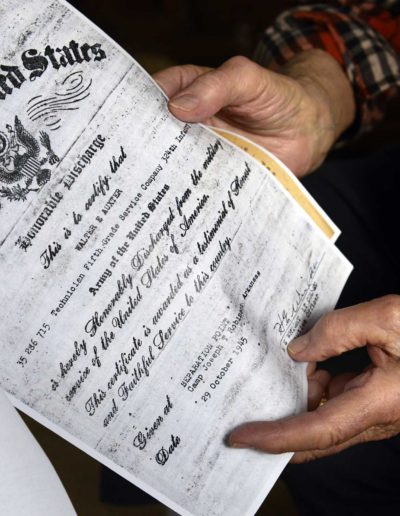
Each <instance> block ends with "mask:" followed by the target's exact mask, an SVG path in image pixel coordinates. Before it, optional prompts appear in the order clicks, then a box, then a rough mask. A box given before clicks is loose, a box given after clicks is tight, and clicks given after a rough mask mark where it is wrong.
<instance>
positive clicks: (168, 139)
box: [0, 0, 351, 516]
mask: <svg viewBox="0 0 400 516" xmlns="http://www.w3.org/2000/svg"><path fill="white" fill-rule="evenodd" d="M0 17H1V20H2V27H3V31H2V36H1V40H0V203H1V205H0V221H1V224H0V272H1V282H0V298H1V308H2V319H1V321H2V322H1V343H0V350H1V360H0V383H1V386H2V387H3V389H4V390H5V391H6V392H7V393H8V394H9V396H10V398H11V399H12V401H13V403H14V404H16V406H17V407H19V408H20V409H22V410H24V411H25V412H27V413H28V414H30V415H32V416H33V417H34V418H36V419H38V420H39V421H41V422H42V423H44V424H45V425H47V426H49V427H50V428H52V429H53V430H54V431H56V432H58V433H59V434H61V435H62V436H64V437H65V438H67V439H68V440H70V441H71V442H73V443H74V444H76V445H77V446H79V447H80V448H82V449H83V450H85V451H86V452H87V453H89V454H90V455H92V456H93V457H95V458H97V459H98V460H100V461H101V462H103V463H104V464H106V465H107V466H109V467H110V468H112V469H113V470H115V471H116V472H118V473H119V474H121V475H122V476H124V477H125V478H127V479H128V480H130V481H132V482H134V483H135V484H136V485H138V486H139V487H141V488H142V489H145V490H146V491H148V492H149V493H151V494H152V495H153V496H155V497H156V498H158V499H159V500H161V501H162V502H163V503H165V504H167V505H169V506H170V507H172V508H173V509H175V510H176V511H178V512H180V513H181V514H193V515H199V516H200V515H203V516H212V515H221V514H229V515H232V516H234V515H237V516H243V515H247V514H248V515H250V514H254V512H255V511H256V510H257V508H258V506H259V505H260V503H261V502H262V500H263V498H264V497H265V496H266V494H267V492H268V491H269V489H270V488H271V486H272V485H273V483H274V481H275V480H276V478H277V476H278V475H279V473H280V472H281V470H282V468H283V467H284V465H285V464H286V462H287V460H288V459H289V456H288V455H283V456H270V455H267V454H262V453H258V452H255V451H251V450H233V449H229V448H228V447H226V446H225V444H224V438H225V436H226V435H227V434H228V433H229V431H231V430H232V429H233V428H234V427H235V426H236V425H238V424H240V423H243V422H246V421H250V420H260V419H261V420H262V419H276V418H279V417H282V416H287V415H289V414H294V413H296V412H298V411H300V410H304V408H305V401H306V386H305V372H304V367H305V366H304V365H299V364H295V363H294V362H293V361H292V360H291V359H290V358H289V357H288V355H287V352H286V347H287V344H288V343H289V342H290V341H291V340H292V339H293V338H294V337H295V336H296V335H298V334H299V333H300V332H302V331H304V329H306V328H307V327H308V326H309V325H311V324H312V323H313V322H315V320H316V319H317V318H318V317H320V316H321V314H322V313H324V312H325V311H327V310H329V309H332V308H333V306H334V304H335V302H336V300H337V297H338V295H339V293H340V291H341V288H342V287H343V285H344V282H345V281H346V278H347V276H348V274H349V272H350V270H351V266H350V265H349V263H348V262H347V261H346V260H345V258H344V257H343V256H342V255H341V254H340V253H339V252H338V250H337V249H336V248H335V246H334V244H333V243H332V241H331V240H330V238H328V237H327V236H326V234H324V232H323V231H322V230H321V228H320V226H318V225H317V224H316V223H315V222H314V220H313V219H312V217H310V215H308V214H307V213H306V211H304V209H303V207H302V206H300V204H299V203H298V202H297V201H296V200H295V199H294V198H293V197H292V196H291V195H290V194H289V193H288V192H287V191H286V190H285V188H284V187H283V186H282V185H281V184H280V183H279V182H278V181H277V180H276V178H275V177H274V176H273V174H271V173H269V172H268V171H267V170H266V169H265V167H263V166H262V165H261V164H260V163H259V162H258V161H256V160H255V159H254V158H253V157H252V156H250V155H248V154H246V153H245V152H243V151H242V150H239V149H238V148H236V147H234V146H233V145H232V144H231V143H229V142H228V141H227V140H226V139H225V138H224V137H222V136H221V135H217V134H215V133H212V132H211V131H210V130H208V129H205V128H204V127H202V126H195V125H188V124H184V123H181V122H179V121H177V120H176V119H174V118H173V117H172V116H171V115H170V114H169V113H168V110H167V108H166V99H165V97H164V95H163V94H162V92H161V91H160V90H159V89H158V88H157V86H156V85H155V84H154V83H153V81H152V80H151V79H150V78H149V76H148V75H147V74H146V73H145V72H144V71H143V69H142V68H141V67H140V66H139V65H138V64H137V63H136V62H134V60H133V59H132V58H131V57H129V56H128V55H127V54H126V53H125V52H123V51H122V50H121V49H120V48H119V47H118V46H117V45H115V43H113V42H112V41H111V40H110V39H109V38H108V37H107V36H106V35H104V34H103V33H102V32H101V31H99V30H98V29H97V28H96V27H95V26H94V25H93V24H91V23H90V22H88V21H87V20H86V19H85V18H84V17H83V16H82V15H80V14H79V13H78V12H77V11H76V10H74V9H73V8H72V7H70V6H69V5H68V4H67V3H65V2H63V1H58V0H30V1H29V2H22V1H20V0H2V2H1V6H0Z"/></svg>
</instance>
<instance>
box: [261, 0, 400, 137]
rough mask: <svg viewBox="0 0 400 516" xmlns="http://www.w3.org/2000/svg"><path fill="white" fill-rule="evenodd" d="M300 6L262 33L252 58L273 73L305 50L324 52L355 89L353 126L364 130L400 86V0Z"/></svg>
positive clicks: (380, 112)
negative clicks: (314, 49)
mask: <svg viewBox="0 0 400 516" xmlns="http://www.w3.org/2000/svg"><path fill="white" fill-rule="evenodd" d="M298 4H299V6H298V7H296V8H293V9H291V10H289V11H287V12H285V13H283V14H282V15H281V16H279V18H278V19H277V20H276V22H275V24H274V25H273V26H272V27H269V28H268V29H267V30H266V31H265V33H264V36H263V38H262V40H261V42H260V44H259V45H258V48H257V50H256V54H255V59H256V60H257V61H258V62H259V63H260V64H262V65H263V66H268V67H269V68H272V69H277V68H279V66H280V65H282V64H283V63H285V62H287V61H288V60H289V59H291V58H292V57H293V56H294V55H295V54H297V53H298V52H301V51H303V50H309V49H312V48H321V49H323V50H326V51H327V52H329V53H330V54H331V55H332V56H333V57H335V59H337V61H338V62H339V63H340V64H341V65H342V67H343V69H344V70H345V72H346V74H347V76H348V78H349V80H350V82H351V83H352V85H353V89H354V92H355V97H356V102H357V108H358V109H357V111H358V120H357V124H356V126H357V127H358V129H360V130H365V129H368V128H369V127H370V126H372V125H373V124H374V123H375V122H376V121H377V120H379V119H380V118H382V115H383V112H384V107H385V104H386V102H387V100H388V98H391V97H392V96H393V95H395V94H396V93H397V92H398V90H399V88H400V0H386V1H385V0H380V1H379V0H377V1H369V2H362V1H349V0H338V1H330V2H324V3H315V2H298Z"/></svg>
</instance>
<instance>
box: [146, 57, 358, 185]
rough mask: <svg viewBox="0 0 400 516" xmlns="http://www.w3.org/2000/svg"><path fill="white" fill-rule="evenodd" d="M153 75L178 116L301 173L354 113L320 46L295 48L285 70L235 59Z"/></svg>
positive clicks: (345, 86) (340, 76)
mask: <svg viewBox="0 0 400 516" xmlns="http://www.w3.org/2000/svg"><path fill="white" fill-rule="evenodd" d="M154 79H155V80H156V81H157V82H158V83H159V85H160V86H161V88H162V89H163V90H164V91H165V93H166V94H167V96H169V97H170V102H169V109H170V111H171V112H172V114H173V115H175V116H176V117H177V118H179V119H180V120H182V121H185V122H203V123H206V124H210V125H212V126H215V127H219V128H223V129H229V130H232V131H235V132H237V133H240V134H242V135H244V136H246V137H247V138H249V139H251V140H253V141H255V142H257V143H258V144H260V145H261V146H263V147H265V148H266V149H267V150H270V151H271V152H272V153H274V154H275V155H276V156H278V157H279V158H280V159H281V160H282V161H283V162H284V163H285V164H286V165H287V166H288V167H289V168H290V169H291V170H292V171H293V172H294V173H295V174H296V175H298V176H302V175H304V174H306V173H307V172H309V171H311V170H313V169H314V168H316V167H317V166H318V165H319V164H320V163H321V162H322V161H323V159H324V157H325V155H326V153H327V152H328V151H329V149H330V148H331V146H332V145H333V143H334V142H335V140H336V138H337V137H338V135H339V134H340V133H341V132H342V131H343V130H344V129H345V128H346V127H347V126H348V125H349V124H350V123H351V121H352V118H353V116H354V105H353V104H354V101H353V94H352V90H351V87H350V84H349V83H348V81H347V78H346V77H345V75H344V73H343V71H342V69H341V68H340V66H339V65H338V64H337V62H336V61H335V60H334V59H333V58H332V57H330V56H329V55H328V54H326V53H325V52H323V51H320V50H311V51H308V52H303V53H302V54H299V55H298V56H297V57H296V58H294V59H293V60H292V61H291V62H289V63H288V65H287V66H286V67H285V68H283V69H282V73H274V72H272V71H269V70H267V69H265V68H263V67H261V66H259V65H257V64H256V63H254V62H252V61H250V60H249V59H246V58H245V57H234V58H232V59H230V60H228V61H227V62H225V63H224V64H223V65H222V66H220V67H219V68H217V69H211V68H206V67H202V66H195V65H186V66H175V67H172V68H168V69H167V70H164V71H162V72H159V73H157V74H155V76H154Z"/></svg>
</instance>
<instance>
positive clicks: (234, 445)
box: [229, 443, 250, 448]
mask: <svg viewBox="0 0 400 516" xmlns="http://www.w3.org/2000/svg"><path fill="white" fill-rule="evenodd" d="M229 446H230V447H231V448H250V445H249V444H244V443H229Z"/></svg>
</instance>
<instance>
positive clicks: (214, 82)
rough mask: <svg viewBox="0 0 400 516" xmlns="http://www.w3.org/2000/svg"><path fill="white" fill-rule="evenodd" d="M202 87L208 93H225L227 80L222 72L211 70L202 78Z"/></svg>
mask: <svg viewBox="0 0 400 516" xmlns="http://www.w3.org/2000/svg"><path fill="white" fill-rule="evenodd" d="M202 80H203V81H204V85H205V86H206V87H207V89H209V90H210V91H214V92H215V91H218V92H219V91H225V89H226V86H227V80H226V76H225V74H224V72H223V71H222V70H213V71H212V72H209V73H207V74H205V75H204V76H203V77H202Z"/></svg>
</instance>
